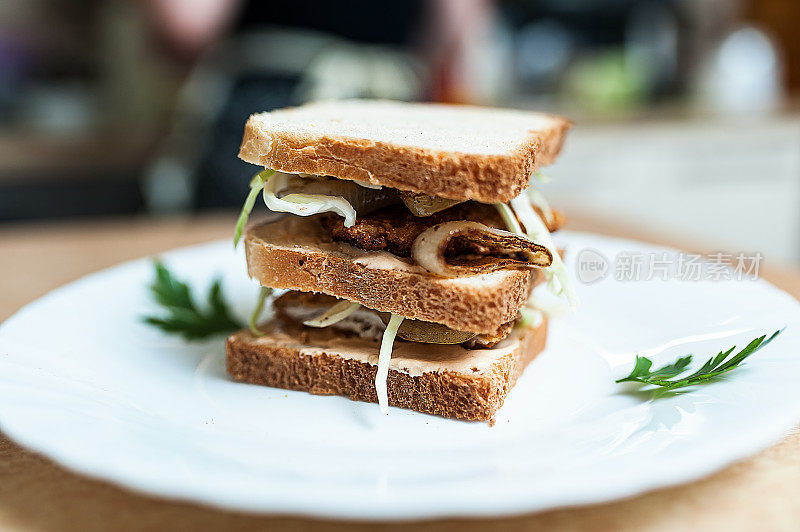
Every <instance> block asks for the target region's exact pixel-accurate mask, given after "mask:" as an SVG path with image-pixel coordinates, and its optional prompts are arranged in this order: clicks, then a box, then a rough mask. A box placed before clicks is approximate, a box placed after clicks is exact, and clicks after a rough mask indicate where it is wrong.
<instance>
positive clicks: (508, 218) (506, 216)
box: [494, 203, 525, 235]
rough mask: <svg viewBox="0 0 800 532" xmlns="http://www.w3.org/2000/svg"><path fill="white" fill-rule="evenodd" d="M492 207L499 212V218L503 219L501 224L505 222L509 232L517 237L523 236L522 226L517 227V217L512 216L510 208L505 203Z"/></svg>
mask: <svg viewBox="0 0 800 532" xmlns="http://www.w3.org/2000/svg"><path fill="white" fill-rule="evenodd" d="M494 206H495V207H496V208H497V210H498V212H500V216H501V217H502V218H503V222H505V224H506V226H507V227H508V230H509V231H511V232H512V233H515V234H517V235H525V231H523V230H522V226H520V225H519V222H518V221H517V217H516V216H514V212H513V211H512V210H511V207H509V206H508V205H506V204H505V203H495V205H494Z"/></svg>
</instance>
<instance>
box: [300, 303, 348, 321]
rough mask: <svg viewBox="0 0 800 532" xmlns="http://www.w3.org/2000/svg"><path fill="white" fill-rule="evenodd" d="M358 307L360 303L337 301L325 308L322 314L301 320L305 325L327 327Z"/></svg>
mask: <svg viewBox="0 0 800 532" xmlns="http://www.w3.org/2000/svg"><path fill="white" fill-rule="evenodd" d="M360 308H361V305H360V304H358V303H353V302H352V301H339V302H338V303H336V304H335V305H333V306H332V307H331V308H329V309H328V310H326V311H325V313H324V314H323V315H322V316H320V317H319V318H314V319H313V320H306V321H304V322H303V325H307V326H308V327H328V326H329V325H333V324H334V323H339V322H340V321H342V320H343V319H345V318H346V317H348V316H349V315H350V314H352V313H353V312H355V311H357V310H358V309H360Z"/></svg>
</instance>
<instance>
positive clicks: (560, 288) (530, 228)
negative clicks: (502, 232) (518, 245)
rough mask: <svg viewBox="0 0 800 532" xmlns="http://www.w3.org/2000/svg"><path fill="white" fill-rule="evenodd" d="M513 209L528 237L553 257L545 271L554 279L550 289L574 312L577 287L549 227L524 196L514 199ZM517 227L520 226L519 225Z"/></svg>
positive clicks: (576, 303) (512, 202)
mask: <svg viewBox="0 0 800 532" xmlns="http://www.w3.org/2000/svg"><path fill="white" fill-rule="evenodd" d="M511 207H512V208H513V209H514V212H515V213H516V214H517V216H519V219H520V221H522V225H524V226H525V231H526V232H527V234H528V237H529V238H531V239H532V240H533V241H534V242H536V243H538V244H542V245H543V246H544V247H546V248H547V249H548V251H550V253H551V254H552V255H553V263H552V264H551V265H550V266H548V267H547V268H546V269H545V271H547V270H549V271H550V272H552V278H551V280H550V283H549V285H550V289H551V290H552V291H553V292H555V293H556V294H561V293H563V294H564V295H565V296H566V298H567V302H568V303H569V306H570V307H571V308H572V309H573V310H574V309H575V308H576V307H577V306H578V296H577V294H576V293H575V287H574V286H573V285H572V281H571V279H570V277H569V272H567V267H566V266H565V265H564V261H562V260H561V255H559V254H558V249H556V246H555V243H554V242H553V237H552V236H550V231H549V230H548V229H547V226H546V225H545V224H544V222H543V221H542V219H541V218H540V217H539V215H538V214H536V211H535V210H533V207H532V206H531V203H530V199H529V198H527V197H525V195H524V194H520V195H519V196H517V197H516V198H514V199H512V200H511ZM501 212H502V211H501ZM515 221H516V220H515ZM516 225H517V226H519V224H516ZM509 227H510V226H509ZM512 230H513V229H512Z"/></svg>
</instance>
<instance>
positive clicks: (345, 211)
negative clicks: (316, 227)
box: [262, 172, 356, 227]
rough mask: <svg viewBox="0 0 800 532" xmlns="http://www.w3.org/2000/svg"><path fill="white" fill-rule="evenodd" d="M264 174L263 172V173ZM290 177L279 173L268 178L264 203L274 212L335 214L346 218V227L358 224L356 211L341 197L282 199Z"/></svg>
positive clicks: (305, 214) (293, 196) (311, 196)
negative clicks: (282, 193) (282, 192)
mask: <svg viewBox="0 0 800 532" xmlns="http://www.w3.org/2000/svg"><path fill="white" fill-rule="evenodd" d="M262 173H263V172H262ZM289 177H290V176H288V175H287V174H284V173H278V174H277V175H273V176H271V177H268V179H267V180H266V182H265V184H264V193H263V196H264V203H265V204H266V205H267V208H268V209H269V210H271V211H273V212H288V213H291V214H297V215H298V216H311V215H312V214H318V213H321V212H335V213H337V214H339V215H341V216H342V217H343V218H344V226H345V227H352V226H353V225H354V224H355V223H356V210H355V209H354V208H353V206H352V205H350V202H348V201H347V200H346V199H344V198H343V197H341V196H326V195H324V194H287V195H285V196H283V197H282V198H279V197H278V193H280V191H281V190H283V189H284V188H286V187H287V185H288V179H289Z"/></svg>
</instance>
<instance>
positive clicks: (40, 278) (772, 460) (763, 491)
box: [0, 213, 800, 532]
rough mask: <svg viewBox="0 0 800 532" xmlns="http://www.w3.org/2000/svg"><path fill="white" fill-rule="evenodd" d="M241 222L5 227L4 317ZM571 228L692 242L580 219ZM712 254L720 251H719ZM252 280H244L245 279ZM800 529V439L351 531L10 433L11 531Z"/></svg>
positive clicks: (793, 285)
mask: <svg viewBox="0 0 800 532" xmlns="http://www.w3.org/2000/svg"><path fill="white" fill-rule="evenodd" d="M233 219H234V214H232V213H231V214H225V215H214V216H207V217H203V218H198V219H185V218H183V219H162V220H155V221H154V220H122V221H121V220H117V221H104V222H102V223H100V222H94V223H74V222H73V223H63V222H62V223H53V224H42V225H36V226H17V227H13V226H11V227H9V226H7V227H6V228H0V320H3V319H5V318H7V317H8V316H10V315H11V314H13V313H14V312H15V311H16V310H17V309H18V308H19V307H20V306H22V305H23V304H25V303H27V302H29V301H31V300H33V299H35V298H37V297H39V296H41V295H43V294H45V293H46V292H48V291H49V290H51V289H53V288H55V287H57V286H59V285H62V284H64V283H66V282H69V281H72V280H74V279H76V278H78V277H80V276H82V275H84V274H87V273H90V272H93V271H97V270H99V269H102V268H106V267H108V266H111V265H113V264H116V263H119V262H121V261H125V260H129V259H133V258H137V257H140V256H143V255H149V254H154V253H158V252H160V251H165V250H167V249H170V248H173V247H176V246H183V245H188V244H194V243H199V242H204V241H207V240H211V239H216V238H224V237H229V236H230V235H231V230H232V224H233ZM571 220H572V222H571V224H570V225H571V228H575V229H583V230H592V231H595V232H600V233H606V234H614V235H621V236H627V237H633V238H639V239H646V240H651V241H657V242H659V243H665V244H671V245H675V244H682V246H681V247H684V248H687V249H691V250H694V251H697V250H702V247H700V246H699V245H698V243H691V242H675V241H670V240H669V239H664V238H659V237H657V236H655V235H641V234H635V232H632V231H631V230H630V229H629V228H620V227H614V226H613V225H612V224H608V223H600V222H598V221H593V220H580V219H576V218H575V217H574V216H573V217H571ZM709 249H711V247H709ZM765 266H766V267H765V269H764V276H765V277H767V278H768V279H770V280H771V281H772V282H774V283H775V284H777V285H778V286H781V287H782V288H784V289H785V290H787V291H789V292H790V293H792V294H793V295H794V296H795V297H798V296H800V272H798V271H795V270H791V269H786V268H778V267H777V266H775V265H771V264H769V262H767V263H766V265H765ZM243 274H244V272H243ZM404 528H414V529H419V530H438V531H462V530H477V529H481V530H487V529H488V530H498V531H500V530H502V531H506V530H512V531H513V530H540V529H541V530H584V529H591V530H593V531H599V530H643V529H644V530H659V531H660V530H665V531H666V530H683V529H714V530H718V529H725V530H754V529H759V530H797V529H800V434H798V433H797V432H795V433H793V434H790V435H788V436H787V437H786V438H785V439H784V440H783V441H781V442H780V443H778V444H777V445H775V446H774V447H772V448H770V449H768V450H766V451H764V452H762V453H760V454H759V455H757V456H755V457H753V458H751V459H749V460H746V461H744V462H741V463H739V464H736V465H734V466H732V467H729V468H727V469H725V470H723V471H721V472H720V473H717V474H715V475H713V476H711V477H709V478H707V479H704V480H701V481H699V482H695V483H692V484H689V485H685V486H679V487H675V488H671V489H666V490H661V491H657V492H654V493H649V494H645V495H642V496H639V497H635V498H633V499H629V500H624V501H619V502H614V503H610V504H604V505H599V506H591V507H583V508H574V509H563V510H556V511H550V512H545V513H540V514H535V515H528V516H519V517H513V518H502V519H485V520H470V521H466V520H447V521H432V522H420V523H412V524H388V525H376V524H371V523H361V524H348V523H342V522H324V521H314V520H307V519H296V518H279V517H263V516H250V515H239V514H234V513H229V512H224V511H219V510H214V509H210V508H203V507H198V506H194V505H191V504H184V503H174V502H169V501H163V500H158V499H153V498H151V497H147V496H142V495H138V494H133V493H130V492H128V491H125V490H123V489H120V488H117V487H115V486H112V485H109V484H106V483H104V482H100V481H96V480H91V479H87V478H84V477H81V476H79V475H75V474H73V473H70V472H68V471H65V470H64V469H62V468H60V467H59V466H57V465H55V464H53V463H52V462H50V461H49V460H47V459H45V458H42V457H40V456H37V455H34V454H32V453H29V452H27V451H25V450H24V449H22V448H20V447H19V446H17V445H15V444H14V443H12V442H11V441H9V440H8V439H7V438H5V437H3V435H2V434H0V530H13V531H26V532H27V531H41V530H55V531H94V530H154V531H155V530H241V531H246V530H263V529H272V530H279V529H286V530H337V531H339V530H364V531H367V530H375V529H391V530H399V529H404Z"/></svg>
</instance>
